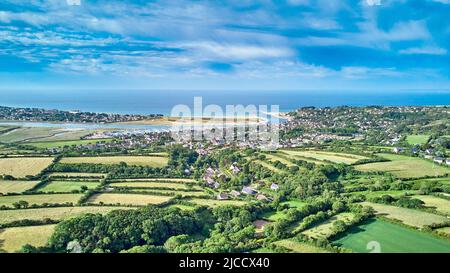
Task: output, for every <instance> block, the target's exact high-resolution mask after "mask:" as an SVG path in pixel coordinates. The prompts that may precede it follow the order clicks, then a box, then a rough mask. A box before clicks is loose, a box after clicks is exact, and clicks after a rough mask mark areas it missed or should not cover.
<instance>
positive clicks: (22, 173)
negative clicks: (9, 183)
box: [0, 157, 53, 178]
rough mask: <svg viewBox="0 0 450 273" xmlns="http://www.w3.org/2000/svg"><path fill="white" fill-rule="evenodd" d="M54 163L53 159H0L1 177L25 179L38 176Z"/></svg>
mask: <svg viewBox="0 0 450 273" xmlns="http://www.w3.org/2000/svg"><path fill="white" fill-rule="evenodd" d="M52 162H53V158H52V157H15V158H1V159H0V175H12V176H14V177H15V178H24V177H26V176H28V175H32V176H34V175H38V174H39V173H40V172H41V171H42V170H44V169H45V168H47V167H48V166H49V165H50V164H51V163H52Z"/></svg>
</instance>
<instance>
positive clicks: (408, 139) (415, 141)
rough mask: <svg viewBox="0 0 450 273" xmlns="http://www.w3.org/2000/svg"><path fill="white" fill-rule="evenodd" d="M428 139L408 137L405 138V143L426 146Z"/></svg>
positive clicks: (428, 137)
mask: <svg viewBox="0 0 450 273" xmlns="http://www.w3.org/2000/svg"><path fill="white" fill-rule="evenodd" d="M429 139H430V135H409V136H407V137H406V142H408V144H409V145H422V144H426V143H427V142H428V140H429Z"/></svg>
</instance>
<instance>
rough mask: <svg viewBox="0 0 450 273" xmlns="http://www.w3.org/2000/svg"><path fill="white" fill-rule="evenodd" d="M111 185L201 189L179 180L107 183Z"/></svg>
mask: <svg viewBox="0 0 450 273" xmlns="http://www.w3.org/2000/svg"><path fill="white" fill-rule="evenodd" d="M109 185H110V186H112V187H127V188H146V189H154V188H167V189H172V190H201V189H202V188H201V187H199V186H188V185H187V184H185V183H179V182H119V183H111V184H109Z"/></svg>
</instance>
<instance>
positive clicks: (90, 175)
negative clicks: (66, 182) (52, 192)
mask: <svg viewBox="0 0 450 273" xmlns="http://www.w3.org/2000/svg"><path fill="white" fill-rule="evenodd" d="M105 176H106V174H104V173H51V174H50V175H49V177H61V178H66V177H67V178H104V177H105Z"/></svg>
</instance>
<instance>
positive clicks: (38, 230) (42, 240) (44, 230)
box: [0, 225, 56, 253]
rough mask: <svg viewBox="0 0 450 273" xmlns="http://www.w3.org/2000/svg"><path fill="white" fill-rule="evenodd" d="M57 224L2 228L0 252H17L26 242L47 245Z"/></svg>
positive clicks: (34, 244) (37, 245)
mask: <svg viewBox="0 0 450 273" xmlns="http://www.w3.org/2000/svg"><path fill="white" fill-rule="evenodd" d="M55 226H56V225H43V226H31V227H12V228H6V229H0V252H1V251H4V252H8V253H12V252H16V251H18V250H20V248H21V247H22V246H23V245H25V244H30V245H32V246H35V247H41V246H45V245H46V244H47V241H48V239H49V238H50V236H51V235H52V233H53V230H54V229H55Z"/></svg>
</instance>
